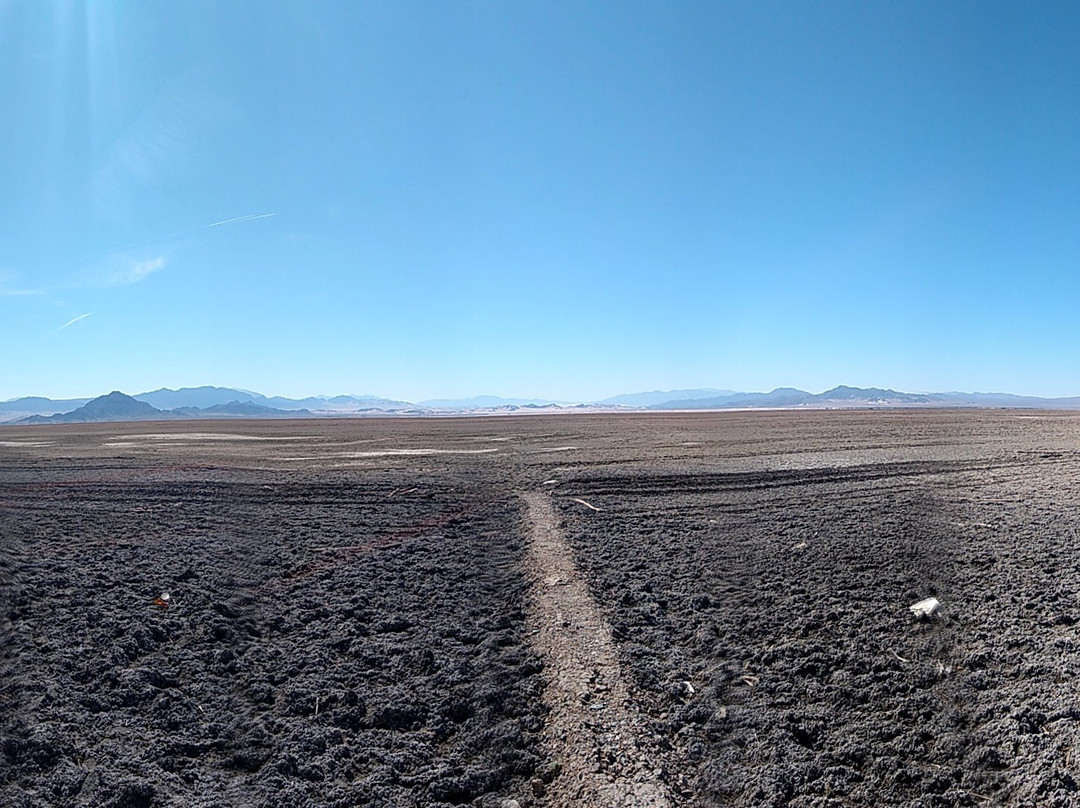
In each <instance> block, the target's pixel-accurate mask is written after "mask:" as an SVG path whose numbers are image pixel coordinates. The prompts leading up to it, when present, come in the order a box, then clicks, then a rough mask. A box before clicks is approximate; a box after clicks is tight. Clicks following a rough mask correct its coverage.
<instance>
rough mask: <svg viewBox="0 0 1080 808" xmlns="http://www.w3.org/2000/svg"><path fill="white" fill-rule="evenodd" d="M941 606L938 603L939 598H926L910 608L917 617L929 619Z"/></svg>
mask: <svg viewBox="0 0 1080 808" xmlns="http://www.w3.org/2000/svg"><path fill="white" fill-rule="evenodd" d="M939 606H941V603H940V602H938V599H937V598H926V599H925V600H920V601H919V602H918V603H913V604H911V605H910V606H909V607H908V608H909V609H910V610H911V613H912V614H913V615H915V616H916V617H919V618H929V617H930V616H931V615H933V613H934V612H936V611H937V610H938V607H939Z"/></svg>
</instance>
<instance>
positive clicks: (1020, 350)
mask: <svg viewBox="0 0 1080 808" xmlns="http://www.w3.org/2000/svg"><path fill="white" fill-rule="evenodd" d="M0 110H2V111H3V114H2V123H0V399H2V398H11V397H15V396H19V395H28V394H39V395H48V396H52V397H62V396H90V395H98V394H100V393H104V392H107V391H109V390H112V389H120V390H124V391H125V392H129V393H137V392H142V391H145V390H150V389H154V388H157V387H162V386H168V387H179V386H193V385H200V384H216V385H223V386H236V387H243V388H247V389H253V390H257V391H259V392H262V393H266V394H268V395H273V394H280V395H302V394H316V393H374V394H378V395H385V396H390V397H395V398H404V399H409V400H418V399H422V398H428V397H435V396H439V397H448V396H467V395H475V394H479V393H495V394H501V395H507V396H539V397H546V396H552V397H555V398H561V399H571V400H589V399H595V398H601V397H604V396H608V395H613V394H615V393H620V392H632V391H638V390H648V389H657V388H662V389H670V388H678V387H719V388H731V389H738V390H768V389H771V388H772V387H775V386H779V385H785V386H795V387H801V388H804V389H808V390H811V391H813V392H818V391H820V390H823V389H825V388H827V387H832V386H833V385H836V384H850V385H858V386H882V387H892V388H896V389H901V390H908V391H928V390H966V391H971V390H983V391H986V390H995V391H1008V392H1016V393H1029V394H1042V395H1067V394H1080V362H1078V361H1077V349H1078V348H1080V4H1078V3H1075V2H1071V1H1070V2H1058V3H1054V2H1033V3H1018V2H1003V3H999V2H988V0H975V1H974V2H942V0H928V1H927V2H916V1H914V0H910V1H909V0H905V1H904V2H892V1H891V0H890V2H866V1H865V0H858V1H857V2H808V1H807V0H798V2H757V1H755V2H723V0H713V1H711V2H701V3H694V2H670V3H665V2H659V1H658V0H648V2H641V3H635V2H628V1H627V0H619V1H618V2H588V0H572V1H571V2H557V1H555V0H542V1H540V2H529V1H528V0H515V1H514V2H504V1H503V0H498V1H497V2H496V1H493V2H469V0H461V1H460V2H459V1H456V0H455V2H449V1H446V2H443V1H441V0H430V2H420V3H410V2H405V1H404V0H387V2H377V3H369V2H359V1H358V0H343V1H342V2H331V3H318V2H309V1H308V0H305V1H304V2H269V3H267V2H261V3H255V2H228V1H225V2H220V1H218V0H215V2H210V1H209V0H196V1H195V2H182V3H181V2H177V3H145V2H142V0H137V1H136V2H108V3H105V2H101V3H96V2H95V3H90V2H86V3H78V2H44V1H43V2H29V1H28V0H27V1H25V2H20V1H18V0H0Z"/></svg>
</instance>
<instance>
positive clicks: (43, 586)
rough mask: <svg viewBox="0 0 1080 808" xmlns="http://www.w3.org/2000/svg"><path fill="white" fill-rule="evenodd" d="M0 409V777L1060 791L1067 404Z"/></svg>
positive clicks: (1076, 540)
mask: <svg viewBox="0 0 1080 808" xmlns="http://www.w3.org/2000/svg"><path fill="white" fill-rule="evenodd" d="M2 432H3V435H2V438H3V440H2V441H0V618H2V622H0V635H2V637H0V638H2V641H3V642H2V648H0V803H2V804H4V805H12V806H38V805H44V806H51V805H56V806H68V805H87V806H90V805H93V806H97V805H102V806H231V805H266V806H279V805H281V806H290V805H297V806H300V805H336V806H346V805H374V806H449V805H466V804H468V805H478V806H500V807H502V806H512V805H514V804H515V803H516V804H517V805H519V806H522V808H527V807H528V806H534V808H542V806H565V805H580V804H589V805H612V806H615V805H627V806H630V805H642V806H647V805H653V806H662V805H671V806H698V805H701V806H713V805H716V806H796V807H798V808H802V807H805V806H822V807H824V806H872V805H910V806H927V807H929V806H965V805H968V806H984V805H999V806H1014V805H1015V806H1071V805H1074V804H1078V803H1080V790H1078V780H1080V772H1078V770H1077V764H1078V759H1077V754H1075V753H1074V749H1075V746H1076V743H1077V741H1078V740H1080V707H1078V704H1080V700H1078V698H1077V691H1076V686H1075V681H1076V679H1077V674H1078V673H1080V644H1078V639H1077V627H1078V620H1080V602H1078V598H1080V508H1078V506H1077V504H1076V503H1077V502H1078V501H1080V498H1078V495H1080V416H1077V415H1075V414H1069V413H1023V412H895V411H894V412H876V413H875V412H816V413H815V412H801V413H800V412H786V413H775V412H772V413H770V412H757V413H717V414H704V413H698V414H677V413H672V414H657V415H620V416H561V417H523V418H516V417H507V418H487V419H445V420H442V419H440V420H408V421H407V420H361V421H322V422H320V421H303V422H299V421H298V422H284V423H283V422H274V423H266V422H246V421H245V422H221V423H216V424H206V423H199V424H183V423H179V424H168V425H164V424H109V425H91V426H79V427H51V426H50V427H35V428H22V427H5V428H3V430H2ZM590 506H591V507H590ZM164 592H168V593H169V594H170V598H169V600H168V601H167V602H168V603H169V604H170V605H168V606H162V605H159V604H155V603H154V598H155V597H160V596H161V595H162V593H164ZM927 596H934V597H937V598H938V599H939V600H940V601H941V603H942V607H941V610H940V612H939V613H938V614H937V615H935V617H934V618H933V619H932V620H928V621H918V620H915V619H914V618H913V617H912V615H911V614H910V613H909V612H908V608H907V607H908V606H909V605H910V604H911V603H913V602H915V601H916V600H920V599H922V598H924V597H927Z"/></svg>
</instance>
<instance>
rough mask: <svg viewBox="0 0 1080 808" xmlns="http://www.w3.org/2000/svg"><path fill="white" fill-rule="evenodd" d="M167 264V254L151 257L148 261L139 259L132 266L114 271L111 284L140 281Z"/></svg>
mask: <svg viewBox="0 0 1080 808" xmlns="http://www.w3.org/2000/svg"><path fill="white" fill-rule="evenodd" d="M163 266H165V256H163V255H159V256H158V257H157V258H151V259H149V260H148V261H137V262H136V263H134V264H132V265H131V266H130V267H126V268H125V269H123V270H121V271H119V272H115V273H113V275H112V277H111V278H110V285H112V286H126V285H128V284H131V283H138V282H139V281H141V280H143V278H145V277H146V276H147V275H150V274H151V273H154V272H157V271H158V270H159V269H161V268H162V267H163Z"/></svg>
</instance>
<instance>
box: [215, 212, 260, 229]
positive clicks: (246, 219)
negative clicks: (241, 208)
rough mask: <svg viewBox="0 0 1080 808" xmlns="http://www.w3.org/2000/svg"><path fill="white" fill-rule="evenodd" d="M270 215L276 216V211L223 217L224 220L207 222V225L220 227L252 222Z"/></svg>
mask: <svg viewBox="0 0 1080 808" xmlns="http://www.w3.org/2000/svg"><path fill="white" fill-rule="evenodd" d="M271 216H277V214H276V213H253V214H251V215H250V216H237V217H236V218H235V219H225V220H224V221H220V222H214V223H213V224H208V225H207V227H221V225H223V224H237V223H239V222H253V221H255V220H256V219H269V218H270V217H271Z"/></svg>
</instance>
